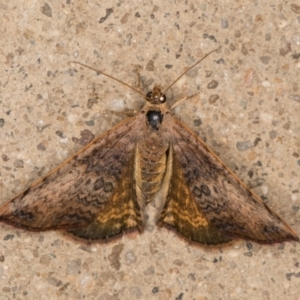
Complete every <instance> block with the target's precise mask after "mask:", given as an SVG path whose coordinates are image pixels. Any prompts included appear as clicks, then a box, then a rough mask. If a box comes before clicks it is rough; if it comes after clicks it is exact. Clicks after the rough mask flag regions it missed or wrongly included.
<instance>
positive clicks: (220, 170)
mask: <svg viewBox="0 0 300 300" xmlns="http://www.w3.org/2000/svg"><path fill="white" fill-rule="evenodd" d="M214 51H215V50H214ZM212 52H213V51H212ZM206 56H207V55H206ZM206 56H205V57H206ZM201 60H202V59H201ZM197 63H198V62H197ZM197 63H196V64H197ZM196 64H194V65H193V66H192V67H194V66H195V65H196ZM91 69H92V68H91ZM185 73H186V72H184V73H183V74H185ZM102 74H104V75H106V74H105V73H103V72H102ZM183 74H181V76H182V75H183ZM181 76H180V77H181ZM109 77H111V76H109ZM180 77H179V78H180ZM179 78H178V79H179ZM113 79H115V78H113ZM116 80H117V79H116ZM117 81H118V80H117ZM126 85H127V84H126ZM169 88H170V86H169V87H168V89H169ZM144 98H145V99H146V104H145V106H144V107H143V109H142V110H141V111H140V112H139V113H138V114H137V115H136V116H134V117H129V118H127V119H125V120H124V121H122V122H121V123H119V124H118V125H116V126H115V127H113V128H112V129H110V130H108V131H107V132H105V133H104V134H102V135H100V136H99V137H98V138H96V139H95V140H94V141H92V142H91V143H90V144H88V145H87V146H86V147H84V148H83V149H82V150H81V151H80V152H79V153H77V154H76V155H74V156H73V157H71V158H70V159H69V160H67V161H66V162H64V163H63V164H61V165H60V166H58V167H57V168H56V169H54V170H53V171H52V172H50V173H49V174H48V175H47V176H46V177H45V178H43V179H41V180H40V181H38V182H37V183H35V184H33V185H32V186H31V187H29V188H28V189H27V190H25V191H24V192H23V193H21V194H19V195H18V196H16V197H15V198H14V199H12V200H11V201H9V202H7V203H6V204H4V205H3V206H2V207H0V221H1V222H5V223H8V224H11V225H14V226H17V227H21V228H24V229H28V230H33V231H42V230H55V229H65V230H67V231H68V232H71V233H72V234H74V235H76V236H78V237H81V238H84V239H88V240H99V239H100V240H101V239H107V238H110V237H113V236H115V235H117V234H120V233H122V232H124V231H127V230H130V229H138V230H140V231H142V230H143V228H144V224H145V218H144V208H145V206H146V205H147V204H148V203H149V202H150V201H151V200H152V198H153V197H154V195H156V194H157V193H159V197H160V198H161V207H160V209H159V211H158V213H157V224H158V225H160V226H167V227H171V228H174V229H175V230H176V231H177V232H178V233H180V234H181V235H183V236H184V237H186V238H188V239H190V240H192V241H195V242H199V243H201V244H219V243H223V242H228V241H230V240H232V239H234V238H242V239H246V240H252V241H255V242H258V243H276V242H283V241H288V240H293V241H299V238H298V236H297V234H296V233H295V232H294V231H293V229H292V228H290V227H289V226H288V225H287V224H286V223H285V221H283V220H282V219H281V218H280V217H279V216H278V215H277V214H276V213H275V212H273V211H272V210H271V209H270V208H269V207H268V206H267V205H266V204H264V202H263V201H262V200H261V199H260V198H259V197H257V196H256V195H255V194H253V193H252V192H251V191H250V190H249V189H248V188H247V187H246V186H245V184H243V183H242V182H241V181H240V180H239V179H238V178H237V177H236V176H235V175H234V174H233V172H232V171H230V170H229V169H228V168H227V167H226V166H225V164H224V163H223V162H222V161H221V160H220V159H219V158H218V157H217V156H216V155H215V154H214V153H213V152H212V151H211V150H210V149H209V148H208V147H207V146H206V145H205V144H204V142H203V141H201V140H200V139H199V138H198V137H197V135H196V134H195V133H194V132H192V131H191V130H190V129H189V128H187V127H186V126H185V125H184V124H183V123H182V122H181V121H179V120H178V119H176V118H175V117H174V116H173V115H172V113H171V112H170V109H169V108H168V105H167V103H166V96H165V92H162V91H161V89H160V87H159V86H157V85H155V86H154V88H153V89H152V92H150V93H148V94H147V96H144Z"/></svg>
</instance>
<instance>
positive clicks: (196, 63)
mask: <svg viewBox="0 0 300 300" xmlns="http://www.w3.org/2000/svg"><path fill="white" fill-rule="evenodd" d="M220 48H221V46H220V47H218V48H217V49H215V50H212V51H210V52H208V53H207V54H205V55H204V56H203V57H202V58H201V59H199V60H198V61H197V62H195V63H194V64H193V65H192V66H191V67H189V68H188V69H187V70H186V71H184V72H183V73H182V74H181V75H180V76H179V77H178V78H177V79H176V80H175V81H173V82H172V83H171V84H170V85H169V86H168V87H167V88H166V89H165V91H164V92H163V94H165V93H166V92H167V90H168V89H169V88H170V87H171V86H173V84H175V83H176V82H177V81H178V80H179V79H180V78H181V77H182V76H183V75H184V74H185V73H187V72H188V71H189V70H191V69H193V68H194V67H195V66H196V65H198V64H199V63H200V62H201V61H202V60H203V59H205V58H206V57H207V56H209V55H210V54H212V53H213V52H216V51H218V50H219V49H220Z"/></svg>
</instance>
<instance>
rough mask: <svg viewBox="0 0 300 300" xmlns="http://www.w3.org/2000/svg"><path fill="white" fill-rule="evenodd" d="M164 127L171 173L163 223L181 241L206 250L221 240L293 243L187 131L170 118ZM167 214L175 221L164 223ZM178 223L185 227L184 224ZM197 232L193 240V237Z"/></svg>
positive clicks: (276, 219) (278, 222)
mask: <svg viewBox="0 0 300 300" xmlns="http://www.w3.org/2000/svg"><path fill="white" fill-rule="evenodd" d="M170 127H171V128H170V130H171V133H172V141H171V145H172V147H173V152H174V159H173V161H174V170H173V179H172V180H171V184H172V186H171V190H170V192H169V196H168V199H167V202H166V204H165V208H164V210H165V211H166V216H165V217H164V220H163V221H164V222H166V223H170V222H171V223H173V224H172V225H173V226H174V227H175V228H177V229H178V230H179V231H180V232H181V233H182V234H184V235H186V236H187V237H191V238H192V239H194V240H197V241H199V242H202V241H204V242H205V243H208V244H215V243H218V242H219V241H220V242H222V241H225V240H226V238H225V237H228V238H243V239H246V240H253V241H256V242H259V243H274V242H283V241H286V240H296V241H298V240H299V238H298V237H297V235H296V233H295V232H294V231H293V230H292V229H291V228H290V227H289V226H288V225H287V224H286V223H285V222H284V221H283V220H282V219H281V218H280V217H279V216H277V215H276V214H275V213H274V212H273V211H271V209H270V208H268V207H267V206H266V205H265V204H264V203H263V202H262V200H261V199H259V198H258V197H257V196H255V195H254V194H253V193H252V192H251V191H250V190H249V189H248V188H247V187H246V186H245V185H244V184H243V183H242V182H241V181H240V180H239V179H238V178H237V177H236V176H234V174H233V173H232V172H231V171H230V170H229V169H228V168H227V167H226V166H225V165H224V164H223V163H222V162H221V161H220V160H219V159H218V157H217V156H216V155H214V154H213V153H212V152H211V150H209V149H208V147H207V146H206V145H205V144H204V143H203V142H202V141H201V140H200V139H199V138H198V137H197V136H196V135H195V134H194V133H193V132H192V131H190V130H189V129H188V128H187V127H186V126H185V125H184V124H182V123H181V122H180V121H179V120H177V119H175V118H173V122H171V124H170ZM180 172H182V173H180ZM178 174H179V175H178ZM182 181H183V182H182ZM186 186H187V187H188V189H187V188H186ZM184 199H185V200H184ZM191 202H192V203H191ZM173 208H174V209H175V212H176V213H175V215H176V216H177V219H176V218H174V217H173V218H174V219H173V220H172V218H171V219H170V220H171V221H169V217H168V214H167V212H168V211H170V210H172V209H173ZM182 212H183V213H184V214H183V215H182V216H180V214H181V213H182ZM189 215H190V216H189ZM193 219H195V222H193ZM182 220H184V221H185V220H188V221H186V222H185V224H184V222H183V221H182ZM189 225H191V226H192V227H195V228H189ZM201 226H202V227H205V226H207V229H206V230H205V229H204V228H201ZM199 227H200V228H201V229H200V233H199V234H198V235H197V234H196V233H195V231H196V230H198V229H199ZM215 229H216V230H217V231H218V232H219V233H220V235H218V234H216V233H215ZM202 235H203V236H204V237H203V236H202ZM207 236H210V237H209V238H207Z"/></svg>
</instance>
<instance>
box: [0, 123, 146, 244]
mask: <svg viewBox="0 0 300 300" xmlns="http://www.w3.org/2000/svg"><path fill="white" fill-rule="evenodd" d="M138 128H139V121H138V120H137V119H136V118H128V119H126V120H125V121H123V122H121V123H120V124H118V125H117V126H116V127H114V128H112V129H110V130H109V131H108V132H106V133H104V134H103V135H101V136H100V137H98V138H97V139H96V140H94V141H93V142H91V143H90V144H89V145H87V146H86V147H85V148H83V149H82V150H81V151H80V152H79V153H77V154H76V155H75V156H74V157H72V158H71V159H69V160H68V161H66V162H65V163H63V164H62V165H60V166H59V167H58V168H56V169H54V170H53V171H52V172H51V173H50V174H48V175H47V176H46V177H45V178H44V179H42V180H41V181H39V182H37V183H36V184H34V185H33V186H31V187H30V188H28V189H27V190H26V191H24V192H23V193H21V194H20V195H18V196H17V197H15V198H14V199H12V200H11V201H9V202H7V203H6V204H4V205H3V206H2V207H1V208H0V221H1V222H5V223H8V224H11V225H14V226H17V227H21V228H25V229H29V230H50V229H74V228H77V227H81V228H82V227H84V226H87V225H88V224H90V223H92V222H94V223H93V224H95V222H96V224H98V223H99V224H101V225H103V226H104V228H103V229H102V230H98V232H97V233H96V234H95V235H97V234H98V235H99V237H101V238H102V237H103V236H104V237H109V236H112V235H113V234H116V233H118V229H117V228H116V227H119V228H121V229H122V230H123V229H127V228H131V227H136V226H140V225H141V224H140V223H141V218H142V217H141V215H142V211H141V208H140V207H139V204H137V202H136V201H135V198H134V196H133V193H134V191H133V190H132V185H131V182H132V180H133V175H132V166H131V165H132V163H133V156H134V152H135V143H132V142H131V141H132V139H134V136H133V135H134V134H137V132H139V131H138ZM130 164H131V165H130ZM128 173H129V174H128ZM124 174H126V176H125V175H124ZM127 175H128V176H127ZM125 177H126V178H125ZM119 196H120V198H119ZM116 198H118V199H116ZM112 199H113V201H114V202H113V203H112V202H111V200H112ZM121 200H124V202H122V201H121ZM115 205H118V207H116V206H115ZM129 211H130V212H129ZM116 213H117V214H118V216H116ZM109 217H114V218H117V219H114V220H115V221H117V222H118V224H112V220H109ZM128 218H129V219H128ZM97 220H98V223H97ZM96 227H97V226H96ZM96 227H90V228H96ZM121 229H120V230H121ZM78 234H79V233H78ZM89 234H90V235H92V233H91V229H89ZM81 235H82V236H84V235H85V234H81ZM95 235H94V237H95Z"/></svg>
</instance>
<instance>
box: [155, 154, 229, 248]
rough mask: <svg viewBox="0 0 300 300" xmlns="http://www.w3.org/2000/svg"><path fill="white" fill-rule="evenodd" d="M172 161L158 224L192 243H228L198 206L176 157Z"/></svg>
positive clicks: (225, 237)
mask: <svg viewBox="0 0 300 300" xmlns="http://www.w3.org/2000/svg"><path fill="white" fill-rule="evenodd" d="M172 161H173V162H172V164H173V166H172V174H171V180H170V183H169V187H168V193H167V199H166V202H165V206H164V208H163V210H162V212H161V214H160V217H159V219H158V224H163V225H167V227H171V228H173V229H175V230H176V231H178V232H179V233H180V234H182V235H183V236H185V237H187V238H189V239H191V240H192V241H195V242H199V243H202V244H207V245H209V244H220V243H223V242H228V241H229V240H230V238H229V237H228V236H223V235H222V234H221V233H220V232H219V231H218V230H217V229H216V228H215V227H214V226H213V225H211V224H210V223H209V222H208V221H207V219H206V217H205V216H204V214H203V213H202V212H201V210H200V209H199V207H198V206H197V203H196V202H195V198H194V196H193V194H192V193H191V191H190V189H189V187H188V185H187V183H186V180H185V177H184V175H183V170H182V167H181V166H180V164H179V161H178V159H177V158H176V156H174V155H173V159H172Z"/></svg>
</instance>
